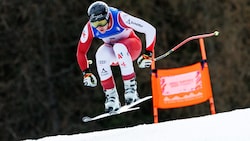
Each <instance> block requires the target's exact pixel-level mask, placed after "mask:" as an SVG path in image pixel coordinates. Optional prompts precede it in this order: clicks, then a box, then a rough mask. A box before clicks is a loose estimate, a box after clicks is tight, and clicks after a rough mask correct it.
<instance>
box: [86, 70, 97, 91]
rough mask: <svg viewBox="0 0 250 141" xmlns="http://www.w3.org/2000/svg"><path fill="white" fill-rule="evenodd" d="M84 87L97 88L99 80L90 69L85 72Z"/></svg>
mask: <svg viewBox="0 0 250 141" xmlns="http://www.w3.org/2000/svg"><path fill="white" fill-rule="evenodd" d="M83 85H84V86H88V87H95V86H97V79H96V77H95V75H94V74H93V73H91V72H90V70H89V69H87V70H85V71H83Z"/></svg>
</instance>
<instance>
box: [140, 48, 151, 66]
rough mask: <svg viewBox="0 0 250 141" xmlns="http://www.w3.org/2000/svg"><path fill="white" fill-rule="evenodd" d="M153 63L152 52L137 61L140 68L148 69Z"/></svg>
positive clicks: (147, 52) (146, 53)
mask: <svg viewBox="0 0 250 141" xmlns="http://www.w3.org/2000/svg"><path fill="white" fill-rule="evenodd" d="M151 63H152V52H151V51H146V52H145V53H144V54H142V55H141V56H140V57H139V58H138V59H137V64H138V66H139V68H148V67H150V66H151Z"/></svg>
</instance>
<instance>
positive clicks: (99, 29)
mask: <svg viewBox="0 0 250 141" xmlns="http://www.w3.org/2000/svg"><path fill="white" fill-rule="evenodd" d="M87 13H88V17H89V21H88V22H87V24H86V25H85V26H84V28H83V31H82V34H81V37H80V40H79V43H78V47H77V62H78V64H79V67H80V69H81V71H82V73H83V83H84V85H85V86H89V87H95V86H96V85H97V79H96V77H95V75H94V74H93V73H91V71H90V69H89V62H88V59H87V52H88V50H89V48H90V46H91V43H92V40H93V38H99V39H102V40H103V42H104V43H103V44H102V45H101V46H100V47H99V48H98V50H97V52H96V54H95V59H96V67H97V72H98V75H99V78H100V80H101V85H102V87H103V91H104V93H105V96H106V101H105V104H104V105H105V112H112V111H116V110H118V109H119V108H120V101H119V95H118V93H117V90H116V85H115V81H114V78H113V74H112V70H111V66H119V67H120V70H121V75H122V79H123V82H124V91H125V92H124V97H125V104H127V105H128V104H131V103H133V102H135V101H136V100H138V99H139V96H138V93H137V83H136V74H135V71H134V66H133V61H134V60H136V59H137V58H138V57H139V56H140V54H141V51H142V43H141V40H140V39H139V37H138V36H137V35H136V34H135V32H134V31H137V32H140V33H144V34H145V39H146V48H145V53H144V54H142V55H141V56H140V57H139V58H138V59H137V63H138V66H139V68H146V67H150V65H151V62H152V51H153V49H154V45H155V41H156V29H155V28H154V27H153V26H152V25H151V24H149V23H147V22H146V21H144V20H142V19H139V18H136V17H134V16H132V15H129V14H127V13H125V12H123V11H120V10H118V9H116V8H114V7H109V6H108V5H107V4H106V3H104V2H102V1H96V2H94V3H92V4H91V5H90V6H89V8H88V12H87Z"/></svg>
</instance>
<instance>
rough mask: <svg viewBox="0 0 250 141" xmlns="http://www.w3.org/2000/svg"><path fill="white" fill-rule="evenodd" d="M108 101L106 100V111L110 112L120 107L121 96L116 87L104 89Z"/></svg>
mask: <svg viewBox="0 0 250 141" xmlns="http://www.w3.org/2000/svg"><path fill="white" fill-rule="evenodd" d="M104 93H105V96H106V101H105V104H104V105H105V112H107V113H110V112H114V111H117V110H118V109H119V108H120V107H121V104H120V101H119V96H118V93H117V90H116V88H113V89H108V90H104Z"/></svg>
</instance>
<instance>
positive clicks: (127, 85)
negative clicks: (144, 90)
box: [124, 78, 139, 105]
mask: <svg viewBox="0 0 250 141" xmlns="http://www.w3.org/2000/svg"><path fill="white" fill-rule="evenodd" d="M124 89H125V93H124V97H125V104H126V105H129V104H131V103H133V102H135V101H137V100H139V96H138V93H137V83H136V80H135V78H133V79H131V80H125V81H124Z"/></svg>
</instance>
